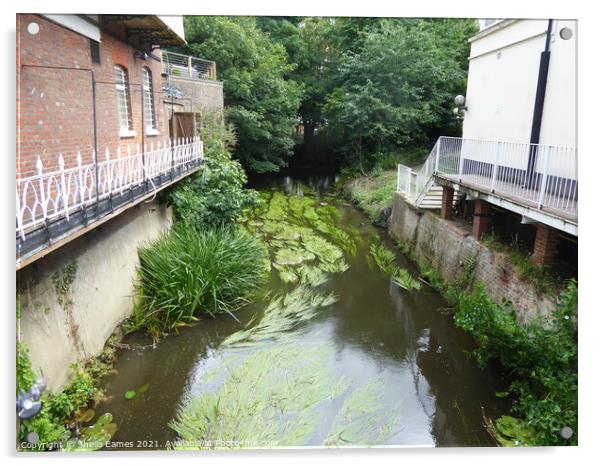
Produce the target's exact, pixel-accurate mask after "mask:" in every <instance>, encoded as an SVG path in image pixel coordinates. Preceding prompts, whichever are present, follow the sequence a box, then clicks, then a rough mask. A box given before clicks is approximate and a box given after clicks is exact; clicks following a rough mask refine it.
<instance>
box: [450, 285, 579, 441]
mask: <svg viewBox="0 0 602 466" xmlns="http://www.w3.org/2000/svg"><path fill="white" fill-rule="evenodd" d="M455 296H456V298H457V311H456V313H455V314H454V320H455V322H456V324H457V325H458V326H460V327H461V328H463V329H464V330H466V331H467V332H469V333H470V334H472V335H473V336H474V337H475V339H476V341H477V342H478V344H479V348H478V349H477V350H476V351H475V353H474V354H475V357H476V360H477V362H478V363H479V364H480V365H484V364H486V362H487V361H488V360H490V359H497V360H499V361H500V362H501V364H502V365H503V366H504V368H506V370H508V372H509V373H510V374H512V379H513V382H512V383H511V385H510V390H509V391H510V393H512V394H513V395H514V396H515V397H516V402H515V403H514V405H513V411H514V412H515V413H516V414H517V415H519V416H521V418H523V419H524V421H525V422H526V426H527V427H528V428H530V429H533V430H534V431H535V432H536V435H535V440H534V441H535V443H536V444H538V445H564V444H571V445H576V444H577V435H576V432H577V335H576V319H577V284H576V282H574V281H572V282H570V283H569V286H568V288H567V290H566V292H564V293H563V295H562V296H561V299H560V300H559V305H558V309H557V310H556V311H555V312H554V314H553V316H552V318H551V319H549V321H546V322H538V321H535V322H532V323H530V324H527V325H525V326H521V325H520V324H519V323H518V322H517V320H516V318H515V316H514V315H513V314H512V312H511V311H510V310H509V309H508V308H505V307H503V306H499V305H497V304H495V303H493V302H492V301H491V300H490V299H489V298H488V297H487V295H486V294H485V292H484V291H483V288H482V286H480V285H477V286H476V287H475V291H474V292H473V293H466V292H457V293H456V294H455ZM565 426H568V427H571V428H572V429H573V431H574V432H575V435H574V436H573V438H571V439H570V440H569V441H565V440H562V439H561V438H560V436H559V432H560V429H561V428H562V427H565Z"/></svg>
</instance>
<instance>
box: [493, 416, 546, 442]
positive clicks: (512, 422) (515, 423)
mask: <svg viewBox="0 0 602 466" xmlns="http://www.w3.org/2000/svg"><path fill="white" fill-rule="evenodd" d="M485 428H486V429H487V431H488V432H489V433H490V434H491V436H492V437H493V438H494V439H495V440H496V441H497V442H498V443H499V444H500V445H501V446H503V447H529V446H536V445H537V443H535V442H536V433H535V431H534V430H533V429H532V428H531V427H529V426H528V424H527V423H526V422H525V421H523V420H522V419H517V418H515V417H512V416H501V417H499V418H498V419H496V420H495V422H492V421H491V420H490V419H485Z"/></svg>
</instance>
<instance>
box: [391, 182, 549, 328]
mask: <svg viewBox="0 0 602 466" xmlns="http://www.w3.org/2000/svg"><path fill="white" fill-rule="evenodd" d="M389 233H390V234H391V236H392V237H393V238H395V239H397V240H399V241H402V242H403V243H405V244H408V245H409V246H411V248H412V250H413V253H414V255H415V256H416V258H417V260H418V261H420V262H421V263H426V264H428V265H430V266H431V267H433V268H434V269H435V270H437V271H438V272H439V273H440V274H441V276H442V277H443V279H444V280H445V281H446V282H453V281H454V280H455V279H456V278H457V277H458V274H460V273H461V272H462V267H463V265H464V264H466V263H467V262H468V261H470V260H472V259H473V258H476V266H475V280H476V281H478V282H481V283H483V284H484V286H485V290H486V291H487V293H488V294H489V296H490V297H491V298H492V299H493V300H494V301H495V302H497V303H502V301H503V300H509V301H511V302H512V304H513V307H514V308H515V309H516V311H517V315H518V320H519V321H520V322H522V323H525V322H528V321H530V320H531V319H533V318H534V317H536V316H538V315H548V314H549V313H550V312H551V311H552V310H553V309H554V307H555V303H554V301H553V300H552V299H551V298H550V297H549V296H547V295H545V294H542V293H540V292H538V291H537V289H536V288H535V286H534V285H533V284H531V283H529V282H528V281H527V280H524V279H521V278H520V277H519V274H518V273H517V270H516V268H515V266H514V265H513V264H512V263H510V262H509V260H508V259H507V258H506V257H505V256H504V255H503V254H502V253H498V252H495V251H491V250H489V249H488V248H487V247H485V246H483V245H482V244H481V243H479V242H478V241H477V240H475V239H474V238H473V237H472V236H471V235H470V230H468V229H467V228H466V226H464V225H461V224H459V223H455V222H453V221H446V220H443V219H441V218H440V217H439V216H438V215H437V214H436V213H434V212H430V211H424V210H420V209H417V208H415V207H414V206H412V205H410V204H408V203H407V202H406V201H405V199H404V198H403V196H402V195H401V194H399V193H395V195H394V200H393V210H392V213H391V219H390V223H389Z"/></svg>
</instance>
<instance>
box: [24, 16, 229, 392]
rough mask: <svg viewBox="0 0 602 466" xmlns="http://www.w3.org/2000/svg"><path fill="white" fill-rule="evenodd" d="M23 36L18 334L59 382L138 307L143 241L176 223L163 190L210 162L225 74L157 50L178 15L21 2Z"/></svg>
mask: <svg viewBox="0 0 602 466" xmlns="http://www.w3.org/2000/svg"><path fill="white" fill-rule="evenodd" d="M16 44H17V63H16V74H17V135H16V136H17V154H16V182H15V185H16V186H15V187H16V269H17V290H16V291H17V296H18V307H19V315H20V318H19V319H18V333H17V339H18V340H19V341H21V342H23V343H25V344H26V345H27V347H28V348H29V350H30V352H29V354H30V359H31V363H32V367H33V368H34V370H35V371H36V372H37V373H39V374H40V375H41V376H43V377H44V378H45V379H46V381H47V382H48V384H49V388H50V389H52V390H55V389H59V388H60V387H62V386H63V385H64V384H65V383H66V382H67V381H68V380H69V377H70V369H69V367H70V365H71V364H72V363H74V362H76V361H82V360H86V359H88V358H90V357H92V356H94V355H96V354H98V353H99V352H101V351H102V348H103V347H104V344H105V341H106V339H107V338H108V337H109V336H110V335H111V334H112V333H113V331H114V330H115V328H116V327H117V326H118V325H119V324H120V323H121V322H122V321H123V319H125V318H127V317H128V316H129V315H130V314H131V312H132V309H133V306H134V301H133V296H134V294H135V290H134V282H135V280H136V268H137V267H138V266H139V258H138V248H139V247H140V246H141V245H142V244H146V243H147V242H148V241H153V240H155V239H157V238H158V237H160V236H161V235H163V234H165V232H167V231H168V230H169V229H170V228H171V226H172V223H173V213H172V210H171V208H169V207H168V206H166V205H165V204H164V203H161V202H158V201H157V200H156V197H157V194H158V193H159V191H161V190H162V189H165V188H166V187H168V186H171V185H173V184H175V183H177V182H178V181H179V180H182V179H183V178H185V177H188V176H190V175H192V174H194V173H195V172H197V171H198V170H199V169H200V167H201V165H202V162H203V144H202V141H200V139H199V138H198V124H197V123H198V122H199V121H200V119H196V116H197V115H201V114H202V113H203V112H204V111H205V110H206V109H209V110H211V111H215V110H218V111H221V109H222V107H223V94H222V85H221V83H220V82H219V81H217V79H216V68H215V63H214V62H211V61H208V60H202V59H200V58H196V57H187V56H180V55H178V54H174V55H172V57H175V58H172V60H171V61H169V59H168V57H169V55H168V54H167V53H165V52H164V51H162V50H161V48H162V47H168V46H177V45H182V44H185V39H184V30H183V21H182V17H181V16H180V17H179V16H154V15H42V14H19V15H17V23H16ZM182 57H183V58H182ZM180 62H184V64H182V63H180ZM205 70H209V71H210V72H209V73H207V72H205ZM178 86H179V87H178ZM191 121H192V123H191ZM94 154H96V156H94ZM57 277H63V278H64V277H70V278H69V279H68V281H67V282H64V283H65V285H64V286H62V287H57ZM59 281H60V280H59ZM65 293H66V294H67V295H68V299H64V297H65Z"/></svg>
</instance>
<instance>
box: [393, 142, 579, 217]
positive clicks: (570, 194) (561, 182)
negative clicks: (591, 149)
mask: <svg viewBox="0 0 602 466" xmlns="http://www.w3.org/2000/svg"><path fill="white" fill-rule="evenodd" d="M434 174H437V175H438V176H442V177H445V178H449V179H450V180H452V181H455V182H457V183H459V184H463V185H467V186H471V187H474V188H475V189H477V190H481V191H486V192H489V193H495V194H496V195H498V196H500V197H505V198H509V199H512V200H515V201H517V202H521V203H523V204H527V205H529V206H535V207H537V208H538V209H548V210H553V211H554V212H555V213H557V214H559V215H562V216H564V217H569V218H571V219H573V218H574V219H575V220H576V217H577V199H578V176H577V175H578V170H577V149H576V148H575V147H569V146H552V145H545V144H529V143H519V142H507V141H490V140H483V139H469V138H454V137H446V136H443V137H440V138H439V140H438V141H437V143H436V144H435V146H434V148H433V150H432V151H431V153H430V155H429V156H428V158H427V159H426V160H425V162H424V164H423V165H422V167H421V168H420V169H419V170H418V171H417V172H416V173H415V174H413V172H412V171H411V170H410V169H409V168H408V167H405V166H403V165H402V166H400V167H398V190H399V191H401V192H403V193H404V194H406V196H408V197H409V198H411V199H413V200H414V201H415V202H416V203H417V204H419V203H420V201H421V197H423V196H424V195H425V193H426V191H428V189H430V186H431V185H432V183H433V181H432V178H433V175H434ZM413 178H415V181H413Z"/></svg>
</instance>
